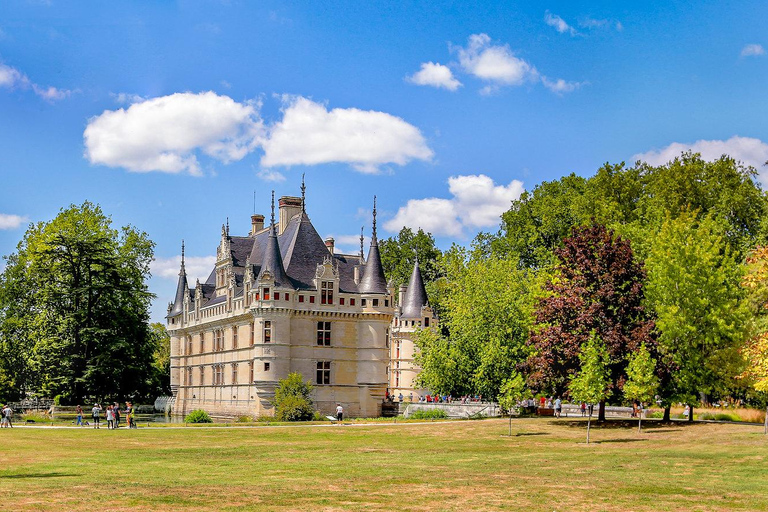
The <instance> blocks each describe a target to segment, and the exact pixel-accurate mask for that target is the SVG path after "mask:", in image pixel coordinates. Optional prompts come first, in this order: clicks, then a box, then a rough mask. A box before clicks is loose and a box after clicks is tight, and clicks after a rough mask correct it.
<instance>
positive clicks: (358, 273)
mask: <svg viewBox="0 0 768 512" xmlns="http://www.w3.org/2000/svg"><path fill="white" fill-rule="evenodd" d="M355 284H360V267H359V266H356V267H355Z"/></svg>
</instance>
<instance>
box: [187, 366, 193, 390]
mask: <svg viewBox="0 0 768 512" xmlns="http://www.w3.org/2000/svg"><path fill="white" fill-rule="evenodd" d="M191 385H192V368H189V369H187V386H191Z"/></svg>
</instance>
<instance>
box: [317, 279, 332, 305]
mask: <svg viewBox="0 0 768 512" xmlns="http://www.w3.org/2000/svg"><path fill="white" fill-rule="evenodd" d="M320 304H333V281H323V282H322V284H321V285H320Z"/></svg>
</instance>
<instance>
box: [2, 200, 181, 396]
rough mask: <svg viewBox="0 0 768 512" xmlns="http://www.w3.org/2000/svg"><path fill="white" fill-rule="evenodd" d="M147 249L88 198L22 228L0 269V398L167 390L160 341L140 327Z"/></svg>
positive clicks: (145, 304)
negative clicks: (17, 239)
mask: <svg viewBox="0 0 768 512" xmlns="http://www.w3.org/2000/svg"><path fill="white" fill-rule="evenodd" d="M153 250H154V243H153V242H152V241H150V240H149V238H148V237H147V235H146V233H143V232H139V231H137V230H136V229H134V228H132V227H130V226H128V227H123V228H122V229H120V230H117V229H114V228H112V221H111V219H110V218H109V217H107V216H106V215H105V214H104V213H103V212H102V210H101V208H100V207H99V206H97V205H94V204H91V203H88V202H86V203H84V204H82V205H80V206H76V205H72V206H70V207H69V208H66V209H62V210H61V212H60V213H59V214H58V215H57V216H56V218H55V219H53V220H52V221H50V222H40V223H38V224H34V225H31V226H30V227H29V229H28V230H27V232H26V233H25V235H24V238H23V239H22V240H21V242H19V244H18V247H17V250H16V252H15V253H13V254H12V255H10V256H9V257H7V258H6V262H5V264H6V266H5V269H4V270H3V272H2V273H1V274H0V400H3V401H9V400H11V401H13V400H18V399H20V398H26V397H30V396H40V397H44V398H54V397H58V400H59V401H60V402H61V403H63V404H66V403H71V404H74V403H83V401H84V400H86V399H90V398H93V399H98V400H104V399H110V400H112V399H114V400H124V399H127V398H131V399H134V400H136V399H144V398H153V397H154V396H157V395H158V394H167V393H168V392H169V376H170V363H169V359H170V354H169V349H170V344H169V343H170V342H169V338H168V335H167V333H166V332H165V328H164V326H163V325H162V324H151V325H150V323H149V306H150V300H151V299H152V294H151V293H150V292H149V290H148V288H147V284H146V280H147V278H148V277H149V265H150V262H151V261H152V256H153Z"/></svg>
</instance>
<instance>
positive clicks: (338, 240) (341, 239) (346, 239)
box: [326, 233, 371, 255]
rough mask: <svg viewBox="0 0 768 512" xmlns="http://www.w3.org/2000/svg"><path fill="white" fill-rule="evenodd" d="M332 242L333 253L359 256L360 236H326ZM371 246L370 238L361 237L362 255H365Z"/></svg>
mask: <svg viewBox="0 0 768 512" xmlns="http://www.w3.org/2000/svg"><path fill="white" fill-rule="evenodd" d="M328 236H330V237H332V238H333V240H334V244H335V245H334V252H336V253H337V254H355V255H356V254H360V234H359V233H358V234H357V235H328ZM326 238H327V237H326ZM370 245H371V237H370V236H364V237H363V253H364V254H366V255H367V253H368V247H369V246H370Z"/></svg>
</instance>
